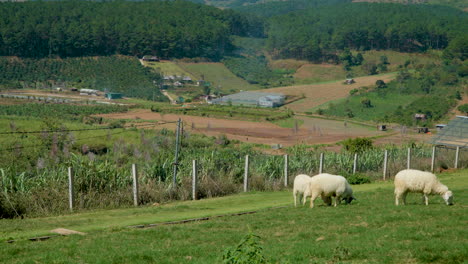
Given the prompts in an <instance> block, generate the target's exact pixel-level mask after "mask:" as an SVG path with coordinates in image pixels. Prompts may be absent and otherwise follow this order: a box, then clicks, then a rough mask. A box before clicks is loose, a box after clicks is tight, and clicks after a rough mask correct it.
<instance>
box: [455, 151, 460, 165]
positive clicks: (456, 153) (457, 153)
mask: <svg viewBox="0 0 468 264" xmlns="http://www.w3.org/2000/svg"><path fill="white" fill-rule="evenodd" d="M459 156H460V147H457V150H456V151H455V169H458V158H459Z"/></svg>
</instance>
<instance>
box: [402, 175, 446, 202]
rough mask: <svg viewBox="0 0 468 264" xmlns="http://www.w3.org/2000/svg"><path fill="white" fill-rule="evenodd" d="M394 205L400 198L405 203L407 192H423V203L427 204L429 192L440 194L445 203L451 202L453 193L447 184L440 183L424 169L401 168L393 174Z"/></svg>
mask: <svg viewBox="0 0 468 264" xmlns="http://www.w3.org/2000/svg"><path fill="white" fill-rule="evenodd" d="M394 184H395V205H398V201H399V199H400V198H402V200H403V204H406V195H407V194H408V192H418V193H422V194H423V203H425V204H426V205H429V198H428V197H427V196H428V195H429V194H440V195H441V196H442V198H443V199H444V201H445V203H446V204H447V205H452V204H453V195H452V192H451V191H449V189H448V188H447V186H445V185H443V184H442V183H440V181H439V180H438V179H437V177H436V176H435V175H434V174H432V173H430V172H426V171H420V170H402V171H400V172H398V173H397V175H395V181H394Z"/></svg>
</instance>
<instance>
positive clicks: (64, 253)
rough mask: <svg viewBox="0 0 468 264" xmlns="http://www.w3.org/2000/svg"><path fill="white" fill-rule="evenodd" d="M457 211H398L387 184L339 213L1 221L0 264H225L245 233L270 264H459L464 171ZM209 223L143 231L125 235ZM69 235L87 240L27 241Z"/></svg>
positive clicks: (462, 258) (436, 207)
mask: <svg viewBox="0 0 468 264" xmlns="http://www.w3.org/2000/svg"><path fill="white" fill-rule="evenodd" d="M439 177H440V179H441V181H442V182H443V183H444V184H446V185H447V186H449V188H450V189H451V190H452V191H453V192H454V197H455V205H453V206H446V205H445V204H444V202H443V200H442V198H441V197H439V196H431V197H430V200H429V206H424V205H422V204H421V199H420V195H417V194H409V195H408V205H407V206H399V207H396V206H395V205H394V198H393V187H392V182H391V181H388V182H377V183H372V184H365V185H358V186H353V189H354V193H355V196H356V198H357V199H358V200H357V201H353V202H352V204H351V205H340V206H338V207H336V208H335V207H327V206H324V205H323V203H322V202H321V201H316V205H317V206H316V208H314V209H310V208H308V207H298V208H294V207H292V201H293V199H292V195H291V192H290V191H283V192H261V193H260V192H252V193H247V194H239V195H233V196H228V197H222V198H215V199H207V200H200V201H187V202H175V203H170V204H165V205H153V206H147V207H140V208H131V209H119V210H101V211H93V212H85V213H76V214H72V215H67V216H58V217H47V218H36V219H24V220H19V219H15V220H6V219H2V220H0V237H1V239H2V240H3V241H5V240H8V239H16V242H14V243H11V244H7V243H4V244H3V245H2V246H1V247H0V262H2V263H65V262H66V263H129V262H132V263H221V262H222V255H223V253H224V252H225V250H226V249H228V248H233V247H235V246H236V245H237V244H238V243H239V241H240V240H241V239H242V238H243V237H244V236H245V235H246V234H248V233H249V232H252V233H254V234H256V235H258V236H260V239H259V241H258V242H259V245H260V246H261V247H262V248H263V250H262V251H260V252H258V253H259V254H262V255H263V256H264V257H265V258H266V259H267V260H269V261H270V262H271V263H465V262H466V260H467V259H468V229H466V224H467V215H468V209H467V204H468V193H467V192H466V190H467V188H468V184H467V183H468V171H467V170H462V171H458V172H452V173H445V174H440V175H439ZM248 211H256V212H255V213H254V212H252V213H251V214H245V215H240V216H223V217H213V218H211V219H209V220H206V221H196V222H189V223H186V224H175V225H174V224H173V225H159V226H156V227H153V228H147V229H135V228H128V226H130V225H137V224H150V223H161V222H166V221H174V220H181V219H190V218H198V217H211V216H217V215H226V214H233V213H240V212H248ZM58 227H62V228H68V229H72V230H77V231H81V232H86V233H87V234H86V235H84V236H81V235H71V236H66V237H53V238H51V239H49V240H46V241H42V242H31V241H28V240H27V238H30V237H33V236H38V235H49V234H51V233H50V232H49V231H48V230H51V229H54V228H58Z"/></svg>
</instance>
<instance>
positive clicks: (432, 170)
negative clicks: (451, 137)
mask: <svg viewBox="0 0 468 264" xmlns="http://www.w3.org/2000/svg"><path fill="white" fill-rule="evenodd" d="M435 154H436V147H435V146H434V147H432V159H431V172H434V167H435Z"/></svg>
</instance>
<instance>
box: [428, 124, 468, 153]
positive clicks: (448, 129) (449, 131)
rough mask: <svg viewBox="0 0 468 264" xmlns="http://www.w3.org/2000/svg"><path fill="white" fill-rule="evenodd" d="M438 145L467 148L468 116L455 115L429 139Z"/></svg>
mask: <svg viewBox="0 0 468 264" xmlns="http://www.w3.org/2000/svg"><path fill="white" fill-rule="evenodd" d="M431 143H432V144H434V145H438V146H447V147H460V148H468V116H457V117H456V118H455V119H453V120H452V121H450V122H449V123H448V124H447V126H445V127H444V128H443V129H441V130H440V132H439V133H438V134H437V135H436V136H434V137H433V138H432V139H431Z"/></svg>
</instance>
